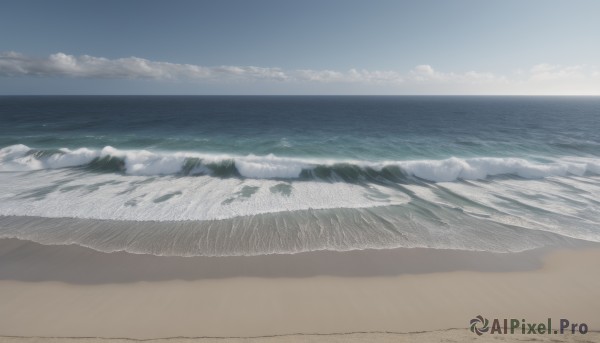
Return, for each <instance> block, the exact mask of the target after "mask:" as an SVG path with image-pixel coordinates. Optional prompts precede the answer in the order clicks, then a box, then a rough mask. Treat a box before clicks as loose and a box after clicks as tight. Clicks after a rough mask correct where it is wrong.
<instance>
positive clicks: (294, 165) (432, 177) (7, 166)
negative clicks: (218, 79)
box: [0, 145, 600, 182]
mask: <svg viewBox="0 0 600 343" xmlns="http://www.w3.org/2000/svg"><path fill="white" fill-rule="evenodd" d="M31 151H32V150H31V149H30V148H28V147H27V146H25V145H13V146H10V147H6V148H3V149H0V171H27V170H40V169H55V168H64V167H74V166H83V165H86V164H88V163H90V162H92V161H93V160H94V159H97V158H103V157H116V158H120V159H122V160H123V161H124V168H125V170H124V171H125V173H126V174H130V175H172V174H177V173H180V172H181V171H182V170H183V168H184V164H185V162H186V161H187V160H189V159H197V160H200V161H201V165H198V166H196V169H195V170H196V171H204V172H205V171H207V170H208V169H207V168H206V166H207V165H209V164H219V163H224V162H227V161H232V162H233V163H234V165H235V167H236V170H237V171H238V172H239V174H240V175H241V176H243V177H246V178H253V179H273V178H287V179H294V178H298V177H299V176H300V174H301V172H302V171H303V170H312V169H314V168H315V167H317V166H324V167H333V166H336V165H341V164H346V165H352V166H356V167H358V168H363V169H365V168H370V169H374V170H377V171H381V169H383V168H385V167H398V168H400V169H401V170H403V171H404V172H405V173H407V174H409V175H412V176H416V177H419V178H421V179H425V180H429V181H433V182H448V181H455V180H458V179H464V180H477V179H485V178H487V177H489V176H495V175H502V174H512V175H517V176H520V177H523V178H528V179H536V178H544V177H549V176H565V175H578V176H580V175H584V174H585V173H594V174H599V173H600V159H594V158H581V157H563V158H559V159H555V160H553V161H552V162H550V163H539V162H532V161H529V160H526V159H523V158H499V157H479V158H457V157H452V158H448V159H444V160H414V161H361V160H332V159H310V158H292V157H278V156H275V155H273V154H270V155H266V156H256V155H252V154H250V155H247V156H239V155H228V154H220V155H219V154H206V153H197V152H153V151H147V150H119V149H115V148H113V147H109V146H108V147H105V148H103V149H101V150H94V149H88V148H80V149H76V150H70V149H66V148H63V149H59V151H60V153H55V154H50V155H49V156H48V155H42V156H41V157H38V156H37V155H35V154H31Z"/></svg>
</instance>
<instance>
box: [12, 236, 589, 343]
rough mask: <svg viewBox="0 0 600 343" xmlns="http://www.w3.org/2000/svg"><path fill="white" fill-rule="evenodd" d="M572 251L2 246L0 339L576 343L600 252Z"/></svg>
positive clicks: (586, 248)
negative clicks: (249, 252) (541, 326)
mask: <svg viewBox="0 0 600 343" xmlns="http://www.w3.org/2000/svg"><path fill="white" fill-rule="evenodd" d="M580 243H581V244H580V245H579V246H573V247H569V248H545V249H537V250H531V251H526V252H522V253H508V254H507V253H484V252H468V251H452V250H450V251H446V250H439V251H438V250H437V249H421V248H412V249H406V248H403V249H392V250H382V251H379V250H365V251H349V252H327V251H321V252H310V253H300V254H294V255H266V256H251V257H162V256H151V255H135V254H129V253H124V252H117V253H101V252H97V251H94V250H92V249H89V248H84V247H79V246H44V245H41V244H38V243H33V242H28V241H19V240H16V239H2V240H0V303H2V304H3V306H2V307H0V341H7V342H8V341H15V342H17V341H19V340H25V341H27V340H26V337H33V336H35V337H48V339H51V338H50V337H65V338H66V337H74V339H75V338H77V337H82V338H83V337H102V338H101V339H102V340H105V339H112V338H114V339H118V338H121V339H122V338H127V339H129V340H148V339H152V340H154V339H167V338H169V337H171V339H169V341H172V340H173V339H172V337H182V338H181V339H184V338H183V337H213V338H210V339H214V340H219V341H223V340H224V339H225V340H230V339H231V340H234V341H235V339H234V338H232V337H245V338H243V340H244V341H247V340H248V339H250V337H253V336H254V337H256V336H261V337H264V336H277V337H279V338H277V341H290V340H291V341H295V340H302V339H304V338H307V337H305V336H310V335H317V336H316V337H317V338H318V339H319V341H321V340H323V339H324V337H325V336H326V337H327V339H328V340H329V339H331V340H332V341H336V339H337V340H338V341H339V339H340V338H339V337H338V336H336V335H339V333H343V332H379V333H370V334H366V333H365V334H364V335H369V340H371V339H375V340H378V341H386V340H388V339H389V340H390V341H391V339H390V337H388V336H389V334H385V333H382V332H396V333H408V332H410V333H411V334H407V335H409V336H406V337H412V336H410V335H413V334H415V333H417V332H421V333H422V332H438V331H439V330H447V329H449V328H457V329H456V330H459V331H460V328H461V327H462V328H467V327H468V323H469V320H470V319H471V318H473V317H474V316H476V315H478V314H481V315H483V316H485V317H487V318H527V320H528V321H536V322H541V321H543V320H545V319H546V318H548V317H551V318H557V319H555V320H558V318H570V319H571V320H572V321H576V322H585V323H587V325H588V326H589V328H590V333H588V334H587V335H580V336H577V335H573V337H574V339H579V338H582V339H585V338H586V337H587V338H589V337H591V336H590V335H591V334H592V331H597V330H598V328H600V319H598V316H597V314H598V308H600V273H598V267H597V262H596V261H598V260H599V259H600V244H594V243H586V242H580ZM549 299H551V301H548V300H549ZM462 330H463V331H466V333H465V332H463V331H460V332H459V331H457V332H456V333H453V335H454V336H456V337H463V338H462V339H461V338H458V341H462V340H465V339H467V338H469V337H470V338H478V339H479V338H481V337H477V336H475V335H474V334H473V333H471V332H469V331H468V330H464V329H462ZM298 333H301V336H302V337H300V338H298V337H296V336H293V335H294V334H296V335H298ZM594 334H596V333H594ZM373 335H375V336H377V337H376V338H374V337H375V336H373ZM461 335H462V336H461ZM8 336H21V338H18V337H13V338H10V337H8ZM292 336H293V337H292ZM442 336H444V335H442ZM515 336H517V335H515ZM538 336H539V337H538ZM217 337H220V338H217ZM226 337H229V338H226ZM311 337H312V336H311ZM386 337H387V338H386ZM482 337H484V336H482ZM485 337H487V338H489V339H492V338H494V336H493V335H487V336H485ZM523 337H529V338H531V336H526V335H525V336H523ZM523 337H521V338H523ZM533 337H536V338H540V339H542V338H543V339H545V338H546V336H543V335H541V336H540V335H536V336H533ZM547 337H549V338H552V339H562V338H564V337H563V336H558V335H550V336H547ZM565 337H567V336H565ZM569 337H571V336H569ZM301 338H302V339H301ZM317 338H315V339H317ZM346 338H347V337H346ZM413 338H414V337H413ZM442 338H443V337H440V340H441V339H442ZM496 338H497V337H496ZM507 338H510V339H513V338H514V339H519V337H507ZM32 339H33V338H32ZM92 339H93V338H90V340H92ZM178 339H179V338H178ZM208 339H209V338H207V340H208ZM256 339H258V338H256ZM311 339H312V338H311ZM362 339H363V340H364V339H365V338H364V337H363V338H362ZM396 339H397V337H396ZM435 339H436V338H435V337H433V336H432V337H431V339H423V340H424V341H435ZM565 339H566V338H565ZM569 339H570V338H569ZM240 340H242V338H240ZM407 340H408V338H407ZM306 341H311V340H309V339H307V340H306ZM344 341H345V340H344ZM357 341H360V339H358V338H357ZM396 341H397V340H396ZM409 341H410V340H409Z"/></svg>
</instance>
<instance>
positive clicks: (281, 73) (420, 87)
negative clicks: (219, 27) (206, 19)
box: [0, 51, 600, 95]
mask: <svg viewBox="0 0 600 343" xmlns="http://www.w3.org/2000/svg"><path fill="white" fill-rule="evenodd" d="M18 77H34V78H74V79H92V80H94V79H95V80H98V79H111V80H121V79H134V80H149V81H152V82H158V83H160V82H164V81H171V82H173V81H174V82H181V83H187V84H192V85H193V84H203V85H211V84H219V83H221V84H222V83H228V82H229V83H231V82H242V83H246V84H248V83H250V84H252V83H256V84H264V83H277V84H278V85H279V86H278V87H279V88H280V90H281V91H282V92H284V93H285V90H286V85H311V84H328V85H329V89H330V90H331V91H330V92H331V93H332V94H336V93H338V92H336V86H342V85H348V84H352V85H358V86H359V87H358V88H357V89H359V90H360V91H359V92H361V93H364V94H382V93H383V94H515V95H520V94H527V95H528V94H531V95H546V94H547V95H554V94H558V95H600V70H599V69H598V68H597V67H596V66H591V65H570V66H565V65H555V64H548V63H540V64H537V65H534V66H531V67H528V68H525V69H520V70H515V71H511V72H509V73H507V74H502V75H501V74H498V73H492V72H485V71H467V72H443V71H438V70H436V69H434V68H433V67H432V66H431V65H428V64H422V65H418V66H415V67H414V68H413V69H411V70H407V71H397V70H367V69H358V68H353V69H349V70H345V71H340V70H328V69H283V68H279V67H257V66H231V65H222V66H203V65H196V64H180V63H170V62H162V61H152V60H148V59H144V58H140V57H125V58H116V59H108V58H104V57H96V56H89V55H81V56H74V55H70V54H65V53H62V52H58V53H54V54H51V55H49V56H47V57H32V56H27V55H25V54H21V53H18V52H12V51H9V52H1V53H0V78H18ZM382 87H383V88H382ZM382 89H385V91H383V92H382ZM290 90H291V91H290V94H292V93H295V92H294V88H293V87H292V88H290ZM342 92H343V91H342Z"/></svg>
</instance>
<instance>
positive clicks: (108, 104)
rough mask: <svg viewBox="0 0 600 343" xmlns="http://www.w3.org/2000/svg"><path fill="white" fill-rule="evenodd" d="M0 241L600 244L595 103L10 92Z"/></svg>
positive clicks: (264, 250)
mask: <svg viewBox="0 0 600 343" xmlns="http://www.w3.org/2000/svg"><path fill="white" fill-rule="evenodd" d="M0 123H1V126H0V147H1V149H0V238H8V237H10V238H19V239H24V240H31V241H35V242H39V243H42V244H78V245H82V246H86V247H90V248H93V249H96V250H99V251H105V252H113V251H127V252H131V253H144V254H154V255H169V256H234V255H235V256H239V255H262V254H291V253H298V252H304V251H314V250H335V251H346V250H355V249H392V248H399V247H406V248H413V247H426V248H436V249H459V250H472V251H493V252H518V251H524V250H529V249H534V248H538V247H544V246H554V245H561V244H570V243H572V242H574V241H576V240H584V241H593V242H600V225H599V223H600V97H483V96H477V97H471V96H465V97H462V96H452V97H449V96H439V97H438V96H416V97H413V96H398V97H395V96H390V97H378V96H16V97H13V96H3V97H0Z"/></svg>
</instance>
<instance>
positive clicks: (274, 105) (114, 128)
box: [0, 96, 600, 160]
mask: <svg viewBox="0 0 600 343" xmlns="http://www.w3.org/2000/svg"><path fill="white" fill-rule="evenodd" d="M0 121H1V122H2V127H1V128H0V146H2V147H5V146H9V145H14V144H25V145H27V146H31V147H35V148H63V147H68V148H78V147H91V148H102V147H104V146H107V145H109V146H113V147H116V148H120V149H151V150H170V151H178V150H180V151H181V150H183V151H202V152H218V153H228V154H243V155H245V154H250V153H253V154H258V155H265V154H269V153H273V154H275V155H278V156H303V157H314V156H320V157H335V158H353V159H366V160H378V159H392V160H404V159H423V158H426V159H430V158H434V159H440V158H448V157H451V156H457V157H474V156H527V155H550V156H557V155H577V156H579V155H588V154H589V155H594V156H596V155H597V154H598V146H599V145H600V130H599V129H598V128H600V97H431V96H427V97H370V96H369V97H329V96H321V97H286V96H277V97H274V96H264V97H262V96H259V97H254V96H250V97H247V96H240V97H236V96H233V97H230V96H226V97H214V96H210V97H194V96H160V97H157V96H148V97H146V96H135V97H130V96H107V97H103V96H94V97H86V96H78V97H68V96H67V97H53V96H52V97H50V96H49V97H0Z"/></svg>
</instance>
